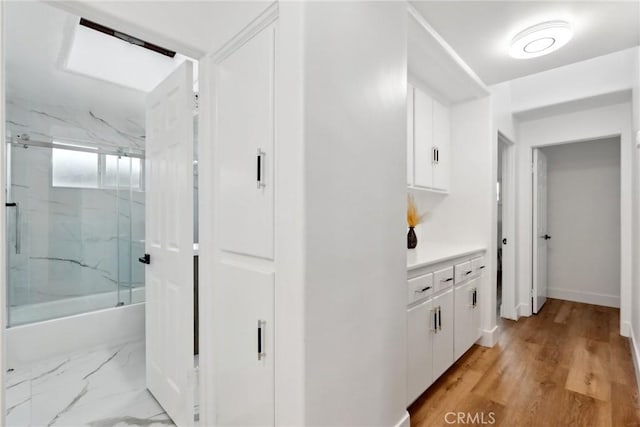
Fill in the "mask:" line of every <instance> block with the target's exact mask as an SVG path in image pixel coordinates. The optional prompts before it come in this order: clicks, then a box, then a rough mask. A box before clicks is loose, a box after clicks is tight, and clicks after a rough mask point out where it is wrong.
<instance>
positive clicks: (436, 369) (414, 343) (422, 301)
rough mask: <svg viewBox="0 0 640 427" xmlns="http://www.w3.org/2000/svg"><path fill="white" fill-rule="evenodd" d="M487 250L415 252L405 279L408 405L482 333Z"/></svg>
mask: <svg viewBox="0 0 640 427" xmlns="http://www.w3.org/2000/svg"><path fill="white" fill-rule="evenodd" d="M482 253H483V250H480V249H478V250H475V251H467V252H462V253H460V254H458V255H455V254H454V255H452V256H448V257H444V259H442V258H443V257H435V256H433V255H430V256H427V257H426V259H427V260H430V259H431V258H435V261H433V262H431V263H429V262H428V261H427V262H420V260H419V257H417V256H416V252H413V253H412V257H411V258H412V259H411V260H410V261H409V264H410V266H409V271H408V281H407V374H408V377H407V399H408V401H407V405H410V404H411V403H413V401H414V400H415V399H417V398H418V397H419V396H420V395H421V394H422V393H423V392H424V391H425V390H426V389H427V388H429V386H430V385H431V384H432V383H433V382H434V381H435V380H437V379H438V378H439V377H440V376H441V375H442V374H444V373H445V372H446V371H447V369H449V367H451V365H453V363H454V362H455V361H456V360H457V359H458V358H460V356H462V355H463V354H464V353H465V352H466V351H467V350H468V349H469V348H470V347H471V346H472V345H473V343H474V342H476V341H477V340H478V338H480V309H479V306H480V301H481V300H480V288H481V286H480V283H481V280H482V272H483V271H484V268H485V263H484V257H483V256H482V255H481V254H482Z"/></svg>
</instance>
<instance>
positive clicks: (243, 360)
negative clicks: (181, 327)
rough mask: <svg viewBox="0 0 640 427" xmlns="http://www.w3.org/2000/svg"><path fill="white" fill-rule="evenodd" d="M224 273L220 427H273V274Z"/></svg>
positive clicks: (219, 321)
mask: <svg viewBox="0 0 640 427" xmlns="http://www.w3.org/2000/svg"><path fill="white" fill-rule="evenodd" d="M219 273H220V276H219V277H220V278H221V283H220V284H219V286H218V290H219V292H218V293H217V294H216V298H218V299H219V300H220V301H221V304H218V305H217V307H218V310H216V312H215V313H214V314H213V317H214V324H215V325H214V330H215V337H214V343H215V346H216V348H217V349H218V350H219V351H217V353H216V357H215V358H214V366H215V378H216V389H217V390H218V391H219V393H218V396H217V399H216V408H217V409H216V416H217V420H218V422H217V425H220V426H271V425H274V422H275V390H274V350H275V349H274V325H273V323H274V321H273V319H274V274H273V273H264V272H260V271H253V270H249V269H248V268H245V267H236V266H233V265H229V264H225V263H222V264H220V267H219Z"/></svg>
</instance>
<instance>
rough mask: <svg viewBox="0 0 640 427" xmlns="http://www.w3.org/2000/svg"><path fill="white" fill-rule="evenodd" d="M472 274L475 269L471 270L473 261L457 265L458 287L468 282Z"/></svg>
mask: <svg viewBox="0 0 640 427" xmlns="http://www.w3.org/2000/svg"><path fill="white" fill-rule="evenodd" d="M472 274H473V269H472V268H471V261H466V262H461V263H460V264H456V285H457V284H458V283H462V282H464V281H465V280H467V279H468V278H469V276H471V275H472Z"/></svg>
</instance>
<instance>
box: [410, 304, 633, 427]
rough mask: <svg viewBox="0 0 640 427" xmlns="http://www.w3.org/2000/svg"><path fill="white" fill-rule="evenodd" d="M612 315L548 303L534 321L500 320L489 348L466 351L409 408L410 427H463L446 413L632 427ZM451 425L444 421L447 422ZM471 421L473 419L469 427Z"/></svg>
mask: <svg viewBox="0 0 640 427" xmlns="http://www.w3.org/2000/svg"><path fill="white" fill-rule="evenodd" d="M619 321H620V320H619V310H618V309H614V308H610V307H599V306H594V305H589V304H580V303H575V302H570V301H560V300H554V299H548V300H547V304H545V307H544V308H543V309H542V310H541V312H540V314H539V315H536V316H531V317H528V318H521V319H519V320H518V321H517V322H513V321H508V320H502V319H501V320H500V321H499V326H500V328H501V335H500V336H499V338H498V344H497V345H496V346H495V347H493V348H490V349H489V348H483V347H478V346H474V347H473V348H472V349H471V350H470V351H469V352H467V354H465V355H464V356H463V357H462V358H460V360H459V361H458V362H457V363H456V364H454V366H452V367H451V368H450V369H449V370H448V371H447V372H446V373H445V374H444V375H443V377H442V378H441V379H440V380H438V381H437V382H436V383H434V384H433V385H432V386H431V388H429V390H427V391H426V392H425V393H424V394H423V395H422V396H421V397H420V398H419V399H418V400H417V401H416V402H415V403H414V404H413V405H412V406H411V407H410V408H409V412H410V415H411V425H412V426H417V427H431V426H440V425H463V424H462V423H453V424H452V423H449V422H447V420H445V416H447V415H446V414H447V413H448V412H460V411H462V412H465V413H467V412H468V413H470V414H471V415H470V417H472V418H471V419H467V420H466V421H467V422H466V423H465V424H464V425H487V423H486V422H485V424H481V423H477V424H474V423H473V422H469V421H474V419H473V416H474V414H485V415H484V416H485V418H484V420H485V421H486V420H487V418H486V417H487V416H488V414H489V412H493V414H494V417H495V423H493V424H492V425H501V426H508V427H512V426H522V427H529V426H531V427H538V426H572V427H573V426H576V427H582V426H587V427H588V426H594V427H601V426H602V427H609V426H611V427H618V426H640V406H639V404H638V402H639V396H638V389H637V385H636V379H635V371H634V367H633V361H632V359H631V352H630V347H629V343H628V339H627V338H624V337H621V336H620V335H619ZM449 421H451V415H449ZM475 421H478V419H475Z"/></svg>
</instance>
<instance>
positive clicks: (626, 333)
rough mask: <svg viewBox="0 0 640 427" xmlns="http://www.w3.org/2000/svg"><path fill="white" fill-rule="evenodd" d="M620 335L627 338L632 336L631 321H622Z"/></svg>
mask: <svg viewBox="0 0 640 427" xmlns="http://www.w3.org/2000/svg"><path fill="white" fill-rule="evenodd" d="M620 335H622V336H623V337H627V338H630V337H631V323H629V322H620Z"/></svg>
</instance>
